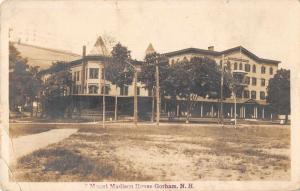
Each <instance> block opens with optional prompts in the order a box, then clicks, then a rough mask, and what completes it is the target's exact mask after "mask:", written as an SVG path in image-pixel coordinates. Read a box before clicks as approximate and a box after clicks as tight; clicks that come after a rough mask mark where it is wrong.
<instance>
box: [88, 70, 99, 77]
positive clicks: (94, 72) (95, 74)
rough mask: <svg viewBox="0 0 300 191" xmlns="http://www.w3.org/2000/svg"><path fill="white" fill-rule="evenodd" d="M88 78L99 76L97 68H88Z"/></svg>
mask: <svg viewBox="0 0 300 191" xmlns="http://www.w3.org/2000/svg"><path fill="white" fill-rule="evenodd" d="M89 78H90V79H98V78H99V68H90V75H89Z"/></svg>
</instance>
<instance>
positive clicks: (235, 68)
mask: <svg viewBox="0 0 300 191" xmlns="http://www.w3.org/2000/svg"><path fill="white" fill-rule="evenodd" d="M237 67H238V66H237V63H236V62H235V63H234V70H237Z"/></svg>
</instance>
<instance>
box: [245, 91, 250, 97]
mask: <svg viewBox="0 0 300 191" xmlns="http://www.w3.org/2000/svg"><path fill="white" fill-rule="evenodd" d="M244 98H249V91H248V90H245V91H244Z"/></svg>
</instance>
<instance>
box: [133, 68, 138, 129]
mask: <svg viewBox="0 0 300 191" xmlns="http://www.w3.org/2000/svg"><path fill="white" fill-rule="evenodd" d="M133 80H134V85H133V86H134V111H133V112H134V114H133V116H134V125H135V127H137V120H138V100H137V99H138V98H137V71H136V68H134V78H133Z"/></svg>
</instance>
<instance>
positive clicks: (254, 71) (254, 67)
mask: <svg viewBox="0 0 300 191" xmlns="http://www.w3.org/2000/svg"><path fill="white" fill-rule="evenodd" d="M252 72H253V73H256V66H255V65H253V66H252Z"/></svg>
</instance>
